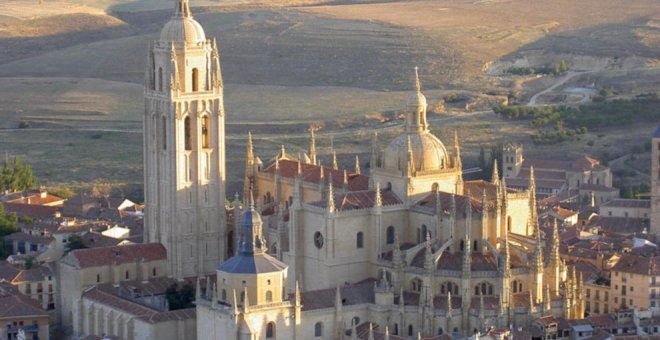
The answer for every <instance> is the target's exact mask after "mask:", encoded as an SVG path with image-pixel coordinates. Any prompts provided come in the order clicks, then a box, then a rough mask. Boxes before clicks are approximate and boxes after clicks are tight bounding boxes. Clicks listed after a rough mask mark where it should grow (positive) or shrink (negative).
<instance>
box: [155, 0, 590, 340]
mask: <svg viewBox="0 0 660 340" xmlns="http://www.w3.org/2000/svg"><path fill="white" fill-rule="evenodd" d="M175 8H176V9H175V14H174V16H173V18H172V19H171V20H170V21H169V22H168V23H167V24H166V25H165V27H164V28H163V29H162V31H161V36H160V39H159V40H157V41H155V42H154V43H153V44H152V45H151V47H150V48H149V56H148V64H147V69H146V82H145V115H144V126H145V131H144V132H145V133H144V146H145V153H144V157H145V197H146V208H145V211H146V229H147V232H146V234H147V240H148V241H149V242H160V243H162V244H163V245H164V247H165V248H166V250H167V258H168V260H167V266H168V272H169V274H170V275H171V276H173V277H175V278H179V279H180V278H184V277H195V276H197V277H198V278H199V279H198V282H199V281H201V280H202V277H203V276H206V281H207V284H206V285H205V288H204V289H203V290H202V288H201V285H200V284H199V283H198V288H197V301H196V305H197V307H196V308H197V310H196V315H197V334H198V338H200V339H245V340H247V339H249V340H257V339H317V338H318V339H344V338H346V339H348V338H354V339H357V338H358V337H360V338H362V336H361V334H363V335H364V334H369V337H370V338H374V334H379V335H378V337H379V338H381V337H384V338H386V339H387V338H391V339H403V338H417V337H419V336H424V337H426V338H433V337H438V338H440V337H446V336H447V335H452V336H455V337H465V336H470V335H472V334H475V333H478V332H483V331H486V330H487V329H489V328H491V327H498V328H508V327H511V326H523V325H527V324H529V323H530V322H531V320H532V319H534V318H536V317H539V316H543V315H561V316H565V317H568V318H577V317H581V316H582V315H583V313H584V300H583V299H582V295H583V294H582V290H583V287H582V283H581V282H582V280H581V279H579V278H577V277H576V275H575V269H574V268H568V267H567V266H566V265H565V264H564V263H563V262H562V261H561V259H560V258H559V237H558V231H557V227H556V226H555V227H554V228H551V232H550V234H549V235H545V236H546V237H542V236H543V235H542V234H543V232H542V230H541V228H540V226H539V224H538V217H537V211H536V196H535V182H534V176H533V170H532V175H531V179H530V183H529V188H530V190H528V191H517V190H512V189H509V188H507V186H506V183H505V180H500V179H499V177H498V176H497V174H496V175H495V176H493V178H492V180H490V181H483V180H480V181H465V180H464V179H463V177H462V171H463V169H462V162H461V154H460V143H459V136H458V135H457V134H455V135H454V140H453V145H452V147H451V148H450V149H448V148H447V147H445V144H444V143H443V142H442V141H441V140H440V139H439V138H438V137H436V136H435V135H434V134H433V133H431V132H430V129H429V123H428V121H427V119H426V109H427V102H426V98H425V96H424V95H423V93H422V86H421V82H420V78H419V75H418V74H417V70H415V77H414V79H415V81H414V83H412V82H411V83H412V84H414V86H411V87H412V88H413V90H412V91H411V94H410V96H409V98H408V100H407V102H406V103H402V106H405V108H406V112H407V113H406V116H405V125H404V130H403V132H402V133H401V134H400V135H399V136H398V137H396V138H395V139H393V140H392V141H387V146H385V147H383V146H381V144H380V142H379V141H378V139H377V137H376V136H374V138H373V142H372V144H373V146H372V153H371V159H370V165H371V171H370V174H369V175H365V174H363V173H362V171H361V163H360V160H359V159H358V158H357V157H356V160H355V164H354V166H351V167H350V168H349V169H341V168H340V166H339V164H338V163H337V161H336V157H335V156H334V153H333V157H332V159H331V160H330V161H328V164H330V165H329V166H322V165H321V160H320V158H321V157H320V156H319V155H318V154H317V152H316V141H315V136H314V135H313V134H312V135H311V136H310V143H309V147H308V152H306V153H304V154H299V155H292V154H288V153H287V151H286V148H285V147H282V150H281V151H280V152H279V153H278V154H277V155H275V157H273V158H271V159H270V160H269V161H266V162H264V161H262V160H261V159H260V158H259V157H258V156H257V155H255V154H254V151H253V144H252V139H251V138H249V142H248V147H247V152H246V169H245V183H244V188H245V190H244V197H246V198H247V199H246V201H247V202H246V203H247V204H246V207H245V208H244V209H242V210H241V205H240V204H239V202H238V201H235V202H234V203H233V204H234V218H235V220H234V223H233V224H234V226H235V228H236V232H237V237H236V240H228V238H227V224H226V210H225V207H224V200H225V189H224V188H225V165H224V164H225V152H224V143H225V136H224V109H223V84H222V76H221V71H220V62H219V56H218V50H217V46H216V44H215V41H214V40H208V39H206V36H205V34H204V30H203V28H202V27H201V26H200V25H199V23H197V22H196V21H195V20H194V19H193V18H192V15H191V13H190V9H189V4H188V0H176V6H175ZM411 78H412V77H411ZM229 242H235V243H234V246H233V247H229V246H228V245H229ZM230 248H231V249H236V254H235V255H233V256H232V257H231V258H229V259H227V260H226V261H225V255H226V254H227V252H228V249H230ZM209 274H214V275H215V276H213V275H209ZM213 277H215V278H214V279H213V280H212V278H213ZM367 328H368V329H367ZM365 337H366V336H365Z"/></svg>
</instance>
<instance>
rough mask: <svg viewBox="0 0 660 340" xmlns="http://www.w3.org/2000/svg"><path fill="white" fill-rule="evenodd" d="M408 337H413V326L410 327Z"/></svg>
mask: <svg viewBox="0 0 660 340" xmlns="http://www.w3.org/2000/svg"><path fill="white" fill-rule="evenodd" d="M408 336H413V326H412V325H408Z"/></svg>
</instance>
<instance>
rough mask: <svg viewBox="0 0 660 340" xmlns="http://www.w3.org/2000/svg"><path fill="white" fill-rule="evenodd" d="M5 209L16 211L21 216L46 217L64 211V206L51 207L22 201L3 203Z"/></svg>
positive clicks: (9, 211)
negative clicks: (21, 202)
mask: <svg viewBox="0 0 660 340" xmlns="http://www.w3.org/2000/svg"><path fill="white" fill-rule="evenodd" d="M2 204H4V206H5V211H6V212H8V213H16V215H19V216H29V217H32V218H36V219H46V218H50V217H55V215H56V214H57V213H61V212H62V207H49V206H45V205H33V204H20V203H2Z"/></svg>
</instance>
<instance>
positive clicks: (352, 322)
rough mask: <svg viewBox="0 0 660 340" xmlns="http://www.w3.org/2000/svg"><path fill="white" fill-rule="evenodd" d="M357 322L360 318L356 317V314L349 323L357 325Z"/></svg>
mask: <svg viewBox="0 0 660 340" xmlns="http://www.w3.org/2000/svg"><path fill="white" fill-rule="evenodd" d="M359 324H360V318H359V317H357V316H356V317H353V319H352V320H351V325H355V326H357V325H359Z"/></svg>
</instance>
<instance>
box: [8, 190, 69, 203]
mask: <svg viewBox="0 0 660 340" xmlns="http://www.w3.org/2000/svg"><path fill="white" fill-rule="evenodd" d="M64 201H65V199H64V198H62V197H59V196H55V195H52V194H46V195H45V197H42V196H41V194H39V193H37V194H32V195H28V196H25V197H20V198H17V199H13V200H10V201H7V203H18V204H33V205H46V204H51V203H55V202H64Z"/></svg>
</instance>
